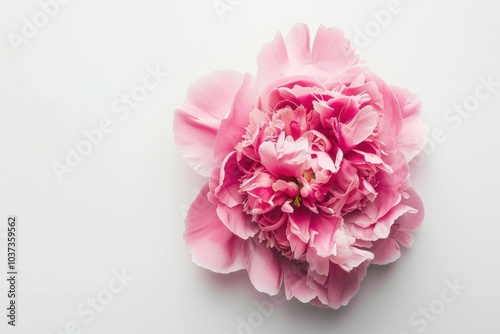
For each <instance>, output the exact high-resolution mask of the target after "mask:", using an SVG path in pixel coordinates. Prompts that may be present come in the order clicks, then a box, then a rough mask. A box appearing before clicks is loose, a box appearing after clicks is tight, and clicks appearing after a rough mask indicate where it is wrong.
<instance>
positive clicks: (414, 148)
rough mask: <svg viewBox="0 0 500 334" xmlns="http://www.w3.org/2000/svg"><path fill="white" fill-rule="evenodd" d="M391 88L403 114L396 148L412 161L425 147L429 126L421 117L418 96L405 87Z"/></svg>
mask: <svg viewBox="0 0 500 334" xmlns="http://www.w3.org/2000/svg"><path fill="white" fill-rule="evenodd" d="M391 89H392V91H393V92H394V96H395V97H396V99H397V101H398V103H399V105H400V107H401V111H402V115H403V128H402V129H401V133H400V134H399V136H398V138H397V146H396V149H398V150H400V151H401V152H403V154H404V155H405V157H406V160H407V161H410V160H411V159H413V158H414V157H415V156H417V154H419V153H420V152H421V151H422V150H423V149H424V146H425V143H426V141H427V133H428V132H429V128H428V127H427V125H425V124H424V122H422V120H421V118H420V107H421V104H420V100H419V99H418V97H417V96H416V95H415V94H412V93H410V92H409V91H408V90H406V89H404V88H400V87H395V86H391Z"/></svg>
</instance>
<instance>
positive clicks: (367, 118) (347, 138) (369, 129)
mask: <svg viewBox="0 0 500 334" xmlns="http://www.w3.org/2000/svg"><path fill="white" fill-rule="evenodd" d="M378 118H379V116H378V113H377V112H376V111H375V110H373V108H372V107H371V106H366V107H364V108H363V109H361V110H360V111H359V112H358V113H357V114H356V115H355V116H354V118H353V119H352V120H351V121H350V122H349V123H348V124H340V132H341V136H342V138H341V139H342V144H343V147H341V148H342V150H343V151H348V150H350V149H352V148H353V147H355V146H356V145H358V144H359V143H361V142H362V141H364V140H365V139H366V138H368V136H370V135H371V134H372V133H373V130H375V127H376V126H377V121H378Z"/></svg>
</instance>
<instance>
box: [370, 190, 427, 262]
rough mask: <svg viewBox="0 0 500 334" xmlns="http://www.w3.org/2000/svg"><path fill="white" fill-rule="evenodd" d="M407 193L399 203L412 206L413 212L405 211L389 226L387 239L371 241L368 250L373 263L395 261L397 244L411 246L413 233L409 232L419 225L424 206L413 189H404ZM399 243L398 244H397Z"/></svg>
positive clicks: (398, 252) (422, 217)
mask: <svg viewBox="0 0 500 334" xmlns="http://www.w3.org/2000/svg"><path fill="white" fill-rule="evenodd" d="M406 192H407V194H408V195H409V196H408V197H407V198H403V200H402V201H401V203H403V204H404V205H405V206H409V207H412V208H413V210H412V211H411V212H413V213H410V212H408V213H405V214H403V215H402V216H401V217H399V218H398V219H397V220H396V222H395V223H394V225H393V226H392V228H391V233H390V235H389V237H388V238H387V239H380V240H377V241H375V242H374V243H373V247H372V248H370V251H371V252H373V253H374V255H375V258H374V259H373V263H374V264H387V263H391V262H393V261H396V260H397V259H398V258H399V257H400V255H401V251H400V247H399V244H401V245H403V246H405V247H411V245H412V244H413V235H412V234H411V233H410V232H413V231H415V230H416V229H418V228H419V227H420V225H421V224H422V221H423V219H424V206H423V204H422V201H421V200H420V197H419V196H418V194H417V193H416V192H415V191H414V190H413V189H408V190H406ZM398 243H399V244H398Z"/></svg>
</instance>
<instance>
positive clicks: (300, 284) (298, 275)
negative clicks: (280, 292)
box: [284, 264, 316, 303]
mask: <svg viewBox="0 0 500 334" xmlns="http://www.w3.org/2000/svg"><path fill="white" fill-rule="evenodd" d="M284 285H285V295H286V298H287V299H288V300H290V299H292V297H295V298H297V299H298V300H300V301H301V302H303V303H308V302H310V301H311V300H312V299H313V298H315V297H316V292H315V291H314V290H313V289H312V288H311V287H310V286H309V285H307V275H306V274H305V273H304V272H302V271H301V270H300V268H298V267H297V266H295V265H291V264H289V265H286V266H285V273H284Z"/></svg>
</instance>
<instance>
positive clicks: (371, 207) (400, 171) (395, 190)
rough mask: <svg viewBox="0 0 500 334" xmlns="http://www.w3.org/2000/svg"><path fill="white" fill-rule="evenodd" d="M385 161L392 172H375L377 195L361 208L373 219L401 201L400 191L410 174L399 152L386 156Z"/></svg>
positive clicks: (381, 215) (376, 218) (406, 163)
mask: <svg viewBox="0 0 500 334" xmlns="http://www.w3.org/2000/svg"><path fill="white" fill-rule="evenodd" d="M386 163H387V164H388V165H389V166H390V167H391V169H392V173H389V172H385V171H380V172H379V173H378V174H377V181H378V184H377V185H376V186H375V191H376V192H377V197H376V198H375V200H374V201H373V202H368V203H367V205H366V206H365V207H364V208H363V209H362V210H361V211H362V212H363V213H365V214H366V215H367V216H369V217H370V218H372V219H373V220H378V219H379V218H380V217H383V216H384V215H385V214H387V212H388V211H389V210H390V209H391V208H392V207H393V206H395V205H396V204H398V203H399V202H400V201H401V192H402V191H403V190H404V189H405V182H406V181H407V179H408V176H409V174H410V171H409V167H408V162H407V161H406V159H405V157H404V156H403V154H402V153H401V152H397V153H394V154H391V155H390V156H389V157H387V158H386Z"/></svg>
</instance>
